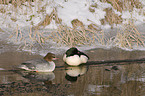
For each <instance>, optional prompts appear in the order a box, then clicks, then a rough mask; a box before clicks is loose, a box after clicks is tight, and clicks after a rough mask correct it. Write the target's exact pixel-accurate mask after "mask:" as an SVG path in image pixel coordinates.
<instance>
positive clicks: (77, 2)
mask: <svg viewBox="0 0 145 96" xmlns="http://www.w3.org/2000/svg"><path fill="white" fill-rule="evenodd" d="M140 1H141V2H142V4H143V5H144V6H143V10H145V0H140ZM92 4H96V5H97V6H96V8H94V7H92V9H94V10H95V12H90V11H89V7H90V5H92ZM31 5H33V7H32V6H31V7H29V6H30V5H29V3H28V2H25V3H24V4H23V5H21V6H17V8H14V6H13V5H11V4H8V5H3V4H0V10H2V9H3V10H4V12H2V11H0V24H1V26H0V29H2V30H7V32H8V34H12V32H14V30H16V28H17V27H18V28H19V29H21V31H22V33H23V35H24V37H25V40H26V41H27V42H28V41H31V40H30V39H29V29H30V27H32V26H37V25H38V24H39V23H40V22H42V21H43V20H44V19H45V16H46V15H47V14H48V15H50V14H51V12H52V11H53V9H54V8H55V9H56V12H57V14H58V18H61V19H62V24H64V25H67V26H69V27H72V24H71V21H72V20H74V19H78V20H80V21H81V22H83V24H84V25H89V24H91V23H95V24H96V25H98V26H100V27H101V28H103V29H110V28H111V26H110V25H109V24H106V25H101V22H100V20H101V19H104V18H105V15H106V13H105V11H104V9H105V8H112V9H113V7H112V5H111V4H109V3H103V2H100V0H43V1H42V0H41V1H40V0H36V2H32V3H31ZM113 10H114V11H115V14H118V15H122V18H123V20H124V21H123V23H125V22H127V21H128V20H129V19H130V18H133V19H134V21H135V22H136V24H142V23H144V22H145V16H144V13H143V12H144V11H141V10H140V9H136V8H134V9H133V11H132V12H129V11H123V12H122V13H120V12H119V11H117V10H115V9H113ZM115 26H116V25H115ZM117 26H118V25H117ZM40 28H43V27H40ZM43 29H45V30H49V29H57V24H56V22H55V20H52V22H51V23H50V24H49V25H47V26H45V27H44V28H43ZM8 30H9V31H8ZM40 31H43V30H40ZM1 39H2V40H8V41H9V42H12V43H14V44H21V43H23V42H22V41H18V42H15V40H11V39H7V38H3V37H1ZM13 39H14V38H13ZM46 45H47V46H51V49H53V48H55V49H56V50H58V49H67V48H68V47H66V46H65V47H59V48H58V47H57V45H56V43H54V42H52V41H47V44H46ZM52 46H53V47H52ZM97 46H98V45H97ZM94 47H96V45H94V46H84V47H80V48H81V49H82V50H83V49H84V50H87V49H90V48H94ZM99 47H102V46H101V45H99ZM106 47H107V45H106V46H105V48H106ZM44 49H48V48H47V47H46V48H44ZM135 49H141V50H143V49H145V48H144V47H143V48H142V47H138V48H136V47H135ZM52 51H54V50H52Z"/></svg>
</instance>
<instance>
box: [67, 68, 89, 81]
mask: <svg viewBox="0 0 145 96" xmlns="http://www.w3.org/2000/svg"><path fill="white" fill-rule="evenodd" d="M87 70H88V67H87V66H85V65H81V66H73V67H71V66H66V68H65V72H66V76H65V78H66V79H67V80H68V81H71V82H75V81H77V78H78V77H80V76H81V75H84V74H85V73H86V72H87Z"/></svg>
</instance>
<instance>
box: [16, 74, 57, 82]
mask: <svg viewBox="0 0 145 96" xmlns="http://www.w3.org/2000/svg"><path fill="white" fill-rule="evenodd" d="M16 73H18V74H20V75H21V76H22V77H24V78H26V79H29V80H30V81H31V82H45V81H52V80H53V79H54V78H55V74H54V73H53V72H30V71H17V72H16Z"/></svg>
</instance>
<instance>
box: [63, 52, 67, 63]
mask: <svg viewBox="0 0 145 96" xmlns="http://www.w3.org/2000/svg"><path fill="white" fill-rule="evenodd" d="M63 61H64V62H66V54H64V56H63Z"/></svg>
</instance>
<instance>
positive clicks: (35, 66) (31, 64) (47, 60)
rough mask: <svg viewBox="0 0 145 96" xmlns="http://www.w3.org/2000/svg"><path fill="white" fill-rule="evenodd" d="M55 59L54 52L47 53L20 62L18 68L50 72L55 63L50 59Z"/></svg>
mask: <svg viewBox="0 0 145 96" xmlns="http://www.w3.org/2000/svg"><path fill="white" fill-rule="evenodd" d="M56 59H57V58H55V55H54V54H52V53H48V54H47V55H46V56H45V57H44V58H43V59H33V60H29V61H26V62H24V63H22V64H21V65H20V66H19V68H21V69H24V70H28V71H36V72H52V71H54V69H55V63H54V62H53V61H52V60H56Z"/></svg>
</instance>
